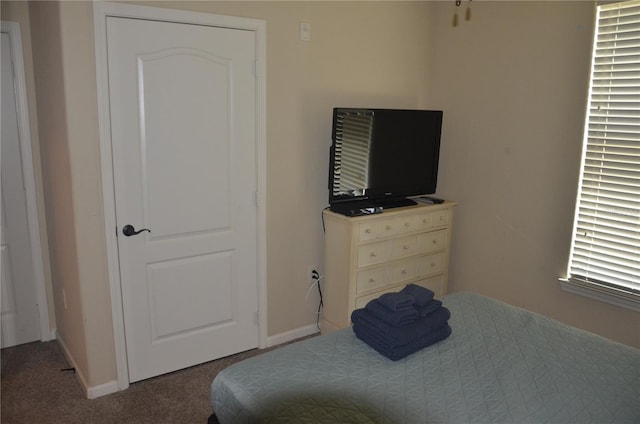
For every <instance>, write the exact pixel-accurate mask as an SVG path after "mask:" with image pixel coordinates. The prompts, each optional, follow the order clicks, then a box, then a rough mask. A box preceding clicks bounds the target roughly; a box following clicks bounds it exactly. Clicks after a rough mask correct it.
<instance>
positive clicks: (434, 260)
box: [418, 253, 445, 277]
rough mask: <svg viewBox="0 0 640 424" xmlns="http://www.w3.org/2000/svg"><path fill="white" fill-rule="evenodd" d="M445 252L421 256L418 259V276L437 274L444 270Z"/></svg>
mask: <svg viewBox="0 0 640 424" xmlns="http://www.w3.org/2000/svg"><path fill="white" fill-rule="evenodd" d="M444 264H445V254H444V253H436V254H435V255H429V256H422V257H420V259H419V260H418V276H419V277H423V276H427V275H433V274H437V273H439V272H442V271H443V270H444Z"/></svg>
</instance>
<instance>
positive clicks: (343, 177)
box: [329, 108, 443, 211]
mask: <svg viewBox="0 0 640 424" xmlns="http://www.w3.org/2000/svg"><path fill="white" fill-rule="evenodd" d="M442 116H443V113H442V111H439V110H408V109H357V108H334V110H333V129H332V135H331V138H332V144H331V149H330V163H329V205H330V208H331V209H332V210H337V211H339V210H341V209H344V207H345V205H344V203H349V202H359V203H355V205H358V204H363V205H364V204H366V205H370V206H381V207H383V208H389V207H396V206H406V205H410V204H415V202H414V201H412V200H410V199H407V198H408V197H412V196H420V195H429V194H434V193H435V192H436V185H437V180H438V160H439V155H440V135H441V131H442Z"/></svg>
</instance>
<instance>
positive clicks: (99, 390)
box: [86, 380, 119, 399]
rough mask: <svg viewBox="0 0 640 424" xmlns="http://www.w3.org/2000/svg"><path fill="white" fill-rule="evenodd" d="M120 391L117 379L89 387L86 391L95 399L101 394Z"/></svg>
mask: <svg viewBox="0 0 640 424" xmlns="http://www.w3.org/2000/svg"><path fill="white" fill-rule="evenodd" d="M117 391H119V389H118V382H117V381H116V380H112V381H109V382H107V383H104V384H99V385H97V386H92V387H87V389H86V393H87V398H88V399H95V398H98V397H100V396H105V395H110V394H111V393H115V392H117Z"/></svg>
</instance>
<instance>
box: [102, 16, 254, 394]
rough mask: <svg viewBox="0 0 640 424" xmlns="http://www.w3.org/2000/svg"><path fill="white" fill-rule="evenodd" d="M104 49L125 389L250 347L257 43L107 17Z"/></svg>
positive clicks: (228, 32) (213, 30) (249, 36)
mask: <svg viewBox="0 0 640 424" xmlns="http://www.w3.org/2000/svg"><path fill="white" fill-rule="evenodd" d="M107 42H108V78H109V100H110V114H111V135H112V151H113V168H114V169H113V172H114V187H115V204H116V221H117V226H118V227H117V229H116V231H117V233H118V252H119V262H120V278H121V286H122V304H123V313H124V327H125V339H126V350H127V361H128V368H129V380H130V381H131V382H133V381H138V380H142V379H145V378H149V377H152V376H155V375H159V374H162V373H166V372H170V371H174V370H177V369H180V368H184V367H188V366H191V365H194V364H198V363H202V362H205V361H209V360H212V359H216V358H219V357H222V356H227V355H230V354H233V353H237V352H240V351H243V350H247V349H251V348H254V347H257V346H258V339H259V335H258V324H257V309H258V292H257V290H258V271H257V206H256V190H257V188H256V187H257V185H256V184H257V182H256V180H257V178H256V122H255V121H256V112H255V110H256V99H255V96H256V94H255V76H254V71H253V69H254V62H255V50H256V49H255V35H254V33H253V32H252V31H243V30H235V29H228V28H220V27H212V26H206V25H187V24H181V23H172V22H160V21H149V20H142V19H128V18H119V17H108V18H107ZM126 225H132V226H133V227H135V230H136V231H142V232H141V233H139V234H136V235H132V236H125V235H124V233H123V228H124V227H125V226H126ZM144 229H148V230H149V231H143V230H144Z"/></svg>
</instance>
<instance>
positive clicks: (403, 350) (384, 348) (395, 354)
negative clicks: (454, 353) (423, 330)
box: [353, 324, 451, 361]
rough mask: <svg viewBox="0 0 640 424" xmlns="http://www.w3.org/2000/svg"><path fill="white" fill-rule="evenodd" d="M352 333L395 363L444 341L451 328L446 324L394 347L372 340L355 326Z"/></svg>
mask: <svg viewBox="0 0 640 424" xmlns="http://www.w3.org/2000/svg"><path fill="white" fill-rule="evenodd" d="M353 332H354V333H355V334H356V337H358V338H359V339H360V340H362V341H363V342H365V343H366V344H368V345H369V346H371V347H372V348H373V349H375V350H376V351H377V352H378V353H380V354H382V355H384V356H386V357H387V358H389V359H391V360H392V361H397V360H399V359H402V358H404V357H405V356H408V355H411V354H412V353H415V352H417V351H419V350H421V349H424V348H425V347H428V346H431V345H433V344H435V343H438V342H439V341H442V340H444V339H446V338H447V337H449V335H450V334H451V327H449V325H448V324H445V325H443V326H442V327H440V328H438V329H436V330H435V331H432V332H430V333H428V334H426V335H424V336H422V337H419V338H417V339H414V340H413V341H411V342H409V343H408V344H405V345H402V346H396V347H393V346H388V345H386V344H384V343H381V342H380V341H378V340H377V339H375V338H372V337H371V334H369V333H367V332H366V331H362V328H361V327H360V326H359V325H357V324H354V325H353Z"/></svg>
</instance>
